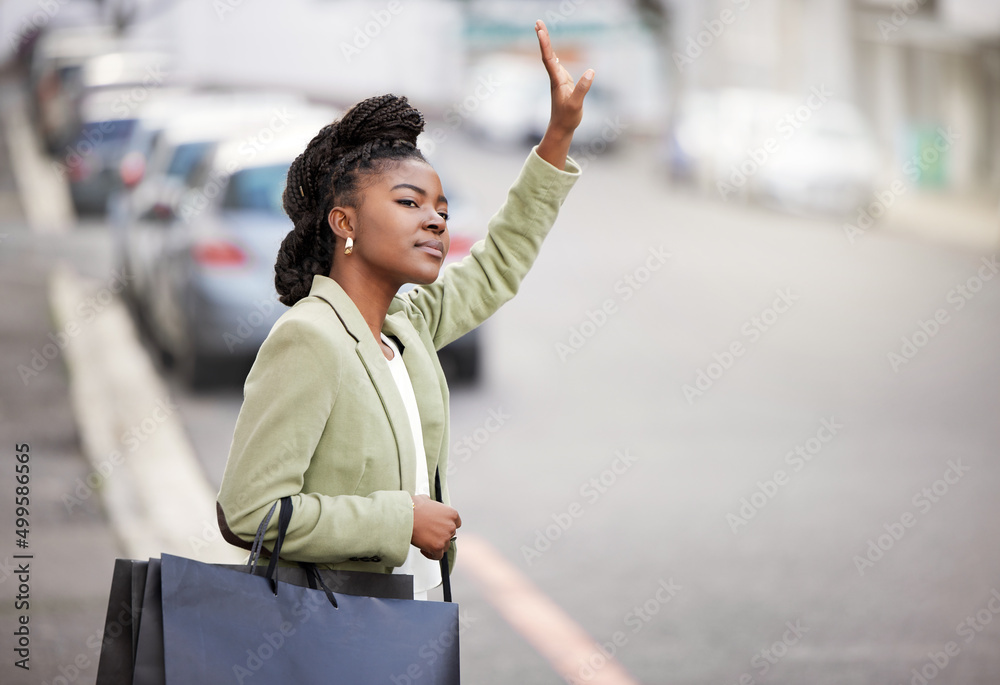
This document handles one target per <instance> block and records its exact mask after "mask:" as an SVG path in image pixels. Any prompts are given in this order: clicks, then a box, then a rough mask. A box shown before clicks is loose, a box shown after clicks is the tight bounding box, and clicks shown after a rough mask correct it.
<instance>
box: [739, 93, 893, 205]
mask: <svg viewBox="0 0 1000 685" xmlns="http://www.w3.org/2000/svg"><path fill="white" fill-rule="evenodd" d="M878 169H879V159H878V151H877V147H876V143H875V139H874V136H873V134H872V133H871V131H870V129H869V128H868V126H867V124H866V122H865V121H864V119H863V117H862V116H861V114H860V113H859V112H858V111H857V109H856V108H854V107H853V106H851V105H848V104H846V103H843V102H835V101H834V102H828V103H826V105H824V107H823V108H822V109H821V110H818V111H817V112H816V113H815V114H814V116H813V117H812V118H811V119H810V120H809V121H807V122H805V123H804V124H803V125H802V128H801V129H799V130H798V131H797V132H796V134H795V136H794V137H792V138H790V139H789V140H788V141H787V144H786V145H784V146H783V147H782V148H781V149H780V150H779V151H778V152H777V153H776V154H775V156H774V159H773V160H769V162H768V164H766V165H764V166H763V167H762V168H761V170H760V173H759V178H758V179H757V184H756V196H757V198H758V199H759V200H760V201H761V202H763V203H765V204H768V205H772V206H774V207H776V208H778V209H781V210H784V211H810V212H812V211H817V212H824V213H827V214H831V215H843V214H847V213H849V212H851V210H854V209H856V208H857V207H858V206H859V205H861V204H862V203H863V202H864V201H865V199H866V198H869V197H870V196H871V193H872V192H873V191H874V190H875V187H876V185H877V179H878Z"/></svg>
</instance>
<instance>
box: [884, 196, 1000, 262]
mask: <svg viewBox="0 0 1000 685" xmlns="http://www.w3.org/2000/svg"><path fill="white" fill-rule="evenodd" d="M883 228H884V229H885V230H886V231H891V232H893V233H896V234H899V235H905V236H907V237H912V238H917V239H920V240H928V241H932V242H936V243H940V244H942V245H947V246H952V247H959V248H967V249H971V250H975V251H976V252H980V253H984V254H985V253H992V252H995V251H996V250H997V248H998V247H1000V200H998V199H997V198H995V197H987V196H983V195H975V196H959V195H954V194H949V193H943V192H923V193H919V194H918V193H915V192H911V193H909V194H907V195H904V196H902V197H900V198H899V199H898V200H897V201H896V202H895V203H894V205H893V206H892V207H891V208H890V209H889V211H888V213H887V214H886V216H885V218H884V219H882V220H881V221H880V222H878V223H876V225H875V226H873V230H881V229H883Z"/></svg>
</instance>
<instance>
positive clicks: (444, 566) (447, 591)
mask: <svg viewBox="0 0 1000 685" xmlns="http://www.w3.org/2000/svg"><path fill="white" fill-rule="evenodd" d="M434 499H436V500H437V501H438V502H441V469H435V470H434ZM441 503H442V504H444V502H441ZM448 567H449V564H448V551H447V550H445V553H444V556H443V557H442V558H441V589H442V590H444V601H446V602H450V601H451V574H450V572H449V568H448Z"/></svg>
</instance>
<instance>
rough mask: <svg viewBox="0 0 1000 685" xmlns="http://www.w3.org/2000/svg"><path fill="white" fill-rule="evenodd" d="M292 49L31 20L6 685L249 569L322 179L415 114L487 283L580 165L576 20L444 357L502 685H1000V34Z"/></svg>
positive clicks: (330, 27) (51, 677)
mask: <svg viewBox="0 0 1000 685" xmlns="http://www.w3.org/2000/svg"><path fill="white" fill-rule="evenodd" d="M277 7H278V4H277V3H266V2H263V0H239V1H237V0H226V1H225V2H214V3H204V2H194V1H192V0H170V1H169V2H159V0H121V1H120V2H112V3H105V2H92V1H91V0H60V1H59V2H56V3H52V2H49V3H36V2H34V0H32V1H31V2H29V1H28V0H11V1H10V2H6V3H0V38H3V41H0V286H2V291H0V292H2V295H3V297H0V437H2V438H3V441H4V444H5V445H7V447H6V449H7V450H8V453H7V455H5V456H4V457H3V464H4V466H3V468H0V500H3V501H4V502H5V504H3V506H0V532H2V533H3V534H4V535H6V536H8V537H7V538H3V537H0V540H4V542H2V544H0V636H2V637H0V653H2V654H4V655H5V656H4V658H3V659H2V660H0V685H71V684H73V685H77V684H81V683H83V684H86V683H93V682H94V681H95V677H96V673H97V664H98V658H99V653H100V636H101V634H102V629H103V626H104V621H105V613H106V611H107V597H108V589H109V586H110V579H111V570H112V567H113V565H114V560H115V558H123V557H124V558H146V557H149V556H153V555H158V554H161V553H165V552H166V553H173V554H178V555H182V556H188V557H192V558H196V559H200V560H204V561H211V562H218V563H227V562H228V563H234V562H237V561H238V560H240V559H242V558H243V553H242V552H241V551H239V550H236V549H235V548H233V547H231V546H229V545H227V544H226V543H225V542H224V541H223V540H222V539H221V536H220V534H219V531H218V526H217V520H216V512H215V501H214V500H215V494H216V492H217V491H218V488H219V485H220V481H221V477H222V474H223V470H224V468H225V464H226V459H227V456H228V452H229V448H230V444H231V441H232V438H233V430H234V426H235V423H236V419H237V416H238V414H239V411H240V408H241V404H242V400H243V392H242V383H243V379H244V378H245V375H246V372H247V370H248V368H249V364H250V363H251V361H252V359H253V357H254V355H255V353H256V350H257V349H258V346H259V345H260V343H261V341H262V340H263V339H264V337H265V336H266V335H267V333H268V331H269V330H270V327H271V325H272V324H273V322H274V321H275V320H276V319H277V317H278V316H279V315H280V314H281V313H282V312H283V311H284V309H285V308H284V306H283V305H280V304H278V302H277V299H276V294H275V293H274V292H273V288H272V284H273V276H274V273H273V264H274V259H275V255H276V252H277V249H278V245H279V244H280V241H281V238H282V237H283V236H284V235H285V234H286V232H287V231H288V229H289V227H290V224H289V221H288V218H287V216H286V215H285V213H284V211H283V210H282V208H281V199H280V198H281V193H282V191H283V188H284V183H285V177H286V173H287V169H288V166H289V164H291V162H292V160H293V159H295V157H296V156H297V155H298V154H299V153H300V152H301V151H302V150H303V148H304V146H305V144H306V142H307V141H308V140H310V139H311V138H312V137H313V136H314V135H315V132H316V131H317V130H318V129H319V128H320V127H321V126H323V125H324V124H326V123H329V122H330V121H332V120H333V119H335V118H337V117H339V116H340V115H341V114H342V113H343V111H345V109H346V108H347V107H348V106H350V104H352V103H354V102H356V101H358V100H359V99H361V98H366V97H368V96H371V95H374V94H378V93H387V92H393V93H396V94H400V95H406V96H407V97H409V99H410V102H411V104H413V105H414V106H415V107H417V108H418V109H420V110H421V111H422V112H423V113H424V115H425V116H426V119H427V121H426V126H425V130H424V133H423V134H422V136H421V138H420V139H418V145H419V146H420V148H421V149H422V150H423V151H424V153H425V154H426V155H427V157H428V159H429V160H430V162H431V163H432V164H433V165H434V167H435V168H436V169H437V170H438V172H439V174H440V176H441V179H442V183H443V187H444V189H445V193H446V194H447V196H448V197H449V198H450V201H449V207H448V212H449V214H450V216H449V217H448V224H449V231H450V233H451V251H450V254H449V256H448V259H449V260H450V261H457V260H458V259H461V258H462V256H463V255H464V254H467V253H468V250H469V248H470V246H471V245H472V244H473V242H474V241H475V240H477V239H479V238H480V237H482V236H483V235H484V233H485V228H486V222H487V220H488V219H489V217H490V216H491V215H492V213H493V212H494V211H495V210H496V209H497V208H498V207H499V206H500V205H501V203H502V202H503V200H504V197H505V193H506V190H507V188H508V187H509V186H510V184H511V182H512V181H513V180H514V178H515V177H516V175H517V174H518V171H519V170H520V168H521V165H522V164H523V162H524V159H525V156H526V155H527V153H528V150H529V147H528V146H529V144H531V143H534V142H537V140H538V139H539V138H540V136H541V135H542V133H543V131H545V127H546V124H547V121H548V116H549V111H550V106H549V102H548V90H549V87H548V84H547V82H546V80H545V74H544V70H543V69H542V67H541V65H540V63H539V61H538V57H537V55H538V47H537V45H536V44H535V42H536V37H535V35H534V32H533V31H531V25H532V22H533V21H534V20H535V19H536V18H539V17H541V18H543V19H544V21H545V22H546V23H547V25H548V27H549V30H550V31H551V37H552V41H553V46H554V47H555V49H556V51H557V53H558V54H559V56H560V59H561V63H562V64H563V65H564V66H565V67H566V68H567V69H568V70H569V71H570V72H571V73H572V74H573V75H574V76H575V77H578V76H579V75H580V74H581V73H582V72H583V69H585V68H594V69H595V74H596V75H595V81H594V88H593V90H592V91H591V92H590V93H589V94H588V96H587V100H586V105H585V108H584V110H585V115H584V119H583V122H582V123H581V125H580V127H579V128H578V129H577V130H576V132H575V135H574V147H573V148H572V150H571V154H572V155H573V157H574V158H575V159H576V160H577V161H578V163H579V164H580V166H581V167H583V169H584V171H583V175H582V177H581V179H580V180H579V182H578V183H577V185H576V187H575V188H574V189H573V191H572V192H571V193H570V195H569V198H568V200H567V201H566V203H565V205H564V207H563V209H562V212H561V213H560V216H559V219H558V222H557V224H556V226H555V228H554V229H553V231H552V233H551V234H550V236H549V238H548V239H547V241H546V243H545V246H544V247H543V250H542V253H541V256H540V258H539V259H538V261H537V263H536V264H535V266H534V268H533V270H532V272H531V273H530V274H529V276H528V278H527V279H526V281H525V282H524V283H523V286H522V288H521V290H520V292H519V295H518V297H517V298H515V299H514V300H513V301H512V302H510V303H509V304H508V305H506V306H505V307H504V308H503V309H502V310H501V311H500V312H498V313H497V314H496V315H495V316H494V317H493V318H492V319H491V320H489V321H488V322H486V323H485V324H484V325H483V326H482V327H481V328H480V329H479V330H478V331H477V332H476V334H475V335H468V336H465V337H464V338H462V340H460V341H458V343H459V344H455V345H452V346H449V347H448V348H446V349H445V350H444V351H443V352H442V353H441V359H442V364H443V365H444V366H445V368H446V370H447V371H448V373H449V378H450V382H451V412H452V413H451V435H450V464H449V467H448V473H447V475H448V478H449V489H450V492H451V496H452V504H453V505H454V506H455V508H456V509H457V510H458V511H459V513H460V514H461V517H462V520H463V526H462V527H461V529H460V530H459V532H458V536H457V539H458V546H459V554H458V559H457V566H456V571H455V575H454V577H453V588H454V594H455V599H456V601H457V602H458V603H459V605H460V612H461V619H462V623H461V625H462V632H461V668H462V679H463V681H464V682H465V683H470V684H474V685H501V684H504V685H506V684H509V683H519V684H523V685H554V684H556V683H568V684H570V685H581V684H588V685H590V684H592V685H606V684H612V685H637V684H639V683H642V684H645V685H653V684H661V683H662V684H664V685H667V684H669V685H758V684H760V685H770V684H775V685H778V684H787V685H844V684H847V683H851V684H857V685H940V684H951V685H995V684H996V683H997V682H998V681H1000V625H998V624H1000V533H998V529H997V522H998V521H1000V496H998V492H1000V460H998V456H1000V353H998V351H1000V126H998V124H997V122H1000V5H997V4H996V3H991V2H985V1H983V0H936V1H935V2H926V3H925V2H910V3H897V2H889V1H888V0H759V1H755V2H752V3H751V2H750V1H749V0H636V1H635V2H617V1H605V0H589V1H588V2H583V0H564V1H560V2H549V1H548V0H539V1H537V2H535V1H533V0H502V1H501V0H489V2H486V0H469V1H468V2H455V1H454V0H419V1H416V0H415V1H414V2H406V3H402V2H394V1H393V2H385V3H383V2H376V1H375V0H340V1H338V2H336V3H314V2H297V1H295V0H288V2H286V3H280V7H281V9H280V10H279V9H276V8H277ZM300 188H301V186H300ZM300 192H302V191H300ZM302 197H305V192H303V194H302ZM435 211H439V210H435ZM317 373H323V370H322V369H317ZM26 465H27V466H26ZM29 467H30V468H29ZM436 592H438V593H439V592H440V591H436ZM438 596H439V594H438ZM434 598H436V597H435V593H434V592H432V599H434ZM24 626H27V627H24ZM29 655H30V658H29ZM259 677H262V676H259ZM241 682H243V681H242V680H241ZM246 682H247V683H249V684H250V685H253V680H252V679H248V680H246ZM421 682H422V681H421V679H420V677H419V676H415V677H414V676H411V675H407V676H405V677H404V676H400V678H399V679H398V680H397V681H396V685H421Z"/></svg>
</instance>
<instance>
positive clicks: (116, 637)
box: [96, 498, 457, 685]
mask: <svg viewBox="0 0 1000 685" xmlns="http://www.w3.org/2000/svg"><path fill="white" fill-rule="evenodd" d="M286 499H287V500H288V501H287V506H284V502H283V512H284V511H287V512H288V513H287V515H284V516H282V517H281V518H282V521H281V522H280V523H281V524H283V526H282V525H279V528H280V529H281V530H279V538H280V539H282V540H283V538H284V530H287V526H288V519H290V518H291V499H290V498H286ZM277 506H278V503H277V502H276V503H275V506H273V507H272V508H271V510H270V512H269V513H268V515H267V516H266V517H265V519H264V520H263V521H261V524H260V527H259V528H258V530H257V536H256V537H255V539H254V544H253V547H252V550H251V555H250V560H249V561H248V562H247V564H246V565H225V564H220V565H208V566H212V567H213V568H217V569H219V570H223V571H225V572H227V573H234V574H237V575H241V576H248V577H249V576H254V577H256V578H260V579H262V580H263V581H264V582H266V583H267V584H268V585H269V586H272V587H273V586H274V585H275V584H276V583H281V585H282V587H285V586H302V587H307V586H311V587H313V588H320V587H324V588H325V589H324V590H322V591H319V592H320V596H326V597H328V598H334V600H333V601H337V600H336V599H335V597H341V596H343V595H357V596H364V597H373V598H383V599H393V600H408V601H412V598H413V577H412V576H409V575H405V574H383V573H366V572H361V571H333V570H328V569H316V568H315V567H314V566H312V565H310V564H303V565H300V566H278V565H277V560H278V554H279V553H280V545H276V546H275V550H274V553H273V554H272V555H271V558H272V563H270V564H268V566H267V567H266V568H265V567H263V566H258V561H259V560H260V559H261V557H262V555H263V553H265V552H266V551H267V550H265V549H264V545H263V537H264V532H265V531H266V529H267V526H268V524H269V522H270V520H271V518H272V516H273V514H274V511H275V508H276V507H277ZM194 563H198V562H194ZM334 593H336V595H334ZM446 595H447V599H448V601H450V599H451V598H450V588H448V591H447V592H446ZM328 601H329V599H328ZM162 606H163V605H162V577H161V560H160V559H150V560H148V561H137V560H131V559H117V560H116V561H115V567H114V571H113V573H112V582H111V590H110V592H109V597H108V611H107V615H106V618H105V626H104V637H103V641H102V646H101V655H100V660H99V663H98V674H97V681H96V685H163V684H164V683H165V682H166V681H165V677H166V670H165V665H164V664H165V660H164V637H163V612H162ZM456 682H457V681H456ZM185 685H187V684H185Z"/></svg>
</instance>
